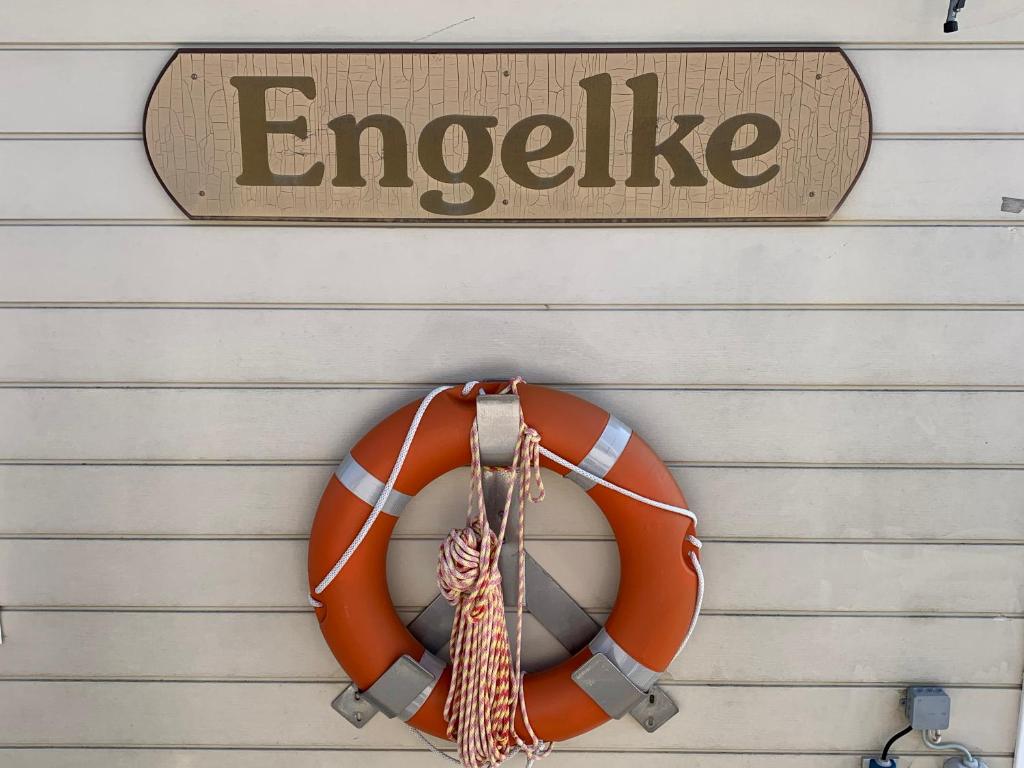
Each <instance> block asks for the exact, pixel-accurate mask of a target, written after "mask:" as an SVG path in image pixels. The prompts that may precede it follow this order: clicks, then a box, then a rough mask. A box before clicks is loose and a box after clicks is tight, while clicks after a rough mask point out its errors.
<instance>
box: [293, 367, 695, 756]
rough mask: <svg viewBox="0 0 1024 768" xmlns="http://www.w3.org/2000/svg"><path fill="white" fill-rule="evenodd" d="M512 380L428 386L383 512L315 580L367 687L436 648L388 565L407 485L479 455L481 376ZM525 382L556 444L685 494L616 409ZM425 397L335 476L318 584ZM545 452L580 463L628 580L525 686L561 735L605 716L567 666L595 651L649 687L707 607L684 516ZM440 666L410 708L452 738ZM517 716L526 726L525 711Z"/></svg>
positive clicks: (524, 401)
mask: <svg viewBox="0 0 1024 768" xmlns="http://www.w3.org/2000/svg"><path fill="white" fill-rule="evenodd" d="M503 384H504V383H493V382H490V383H484V384H477V385H474V386H473V387H471V388H468V389H465V390H460V388H458V387H455V388H452V389H448V390H446V391H444V392H442V393H441V394H439V395H438V396H437V397H436V398H435V399H434V400H433V402H432V404H431V405H430V406H429V408H428V409H427V410H426V411H425V412H424V413H423V416H422V421H421V422H420V425H419V431H418V432H417V434H416V438H415V441H414V442H413V443H412V445H411V447H410V449H409V452H408V455H407V457H406V459H405V463H404V466H403V468H402V470H401V473H400V474H399V475H398V478H397V481H396V482H395V485H394V490H393V491H392V493H391V494H390V495H389V497H388V499H387V503H386V505H385V507H384V508H383V510H382V511H383V513H384V514H381V515H380V516H379V517H378V518H377V520H376V522H375V523H374V524H373V525H372V526H371V527H370V529H369V531H368V533H367V535H366V538H365V539H364V540H363V541H362V544H361V546H360V547H359V549H358V550H357V551H356V552H355V553H354V554H353V555H352V557H351V559H350V560H349V561H348V562H347V564H346V565H345V567H344V568H343V569H342V570H341V571H340V572H339V573H338V574H337V575H336V577H335V578H334V580H333V581H332V582H331V583H330V585H329V586H328V587H326V589H324V590H323V591H322V592H320V593H318V594H317V600H316V601H315V602H314V604H316V603H319V605H318V607H316V614H317V618H318V619H319V622H320V629H321V631H322V632H323V635H324V638H325V639H326V640H327V644H328V645H329V646H330V648H331V651H332V652H333V653H334V656H335V658H337V660H338V662H339V663H340V664H341V666H342V667H343V668H344V669H345V671H346V672H347V673H348V674H349V676H350V677H351V678H352V681H353V683H354V684H355V685H356V686H357V687H358V688H359V689H360V690H362V689H366V688H368V687H370V686H371V685H372V684H373V683H374V682H375V681H376V680H377V679H378V678H379V677H380V676H381V675H382V674H384V672H386V671H387V670H388V669H389V668H390V667H391V665H392V664H393V663H394V662H395V661H396V660H397V659H399V658H400V657H401V656H403V655H408V656H410V657H411V658H412V659H416V660H420V659H422V660H424V662H426V660H427V658H428V657H430V654H429V653H427V652H426V650H425V649H424V648H423V646H422V645H421V644H420V643H419V641H417V640H416V639H415V638H414V637H413V636H412V634H410V632H409V630H408V629H407V628H406V627H405V625H404V624H403V623H402V621H401V619H400V618H399V617H398V614H397V613H396V612H395V609H394V606H393V605H392V603H391V597H390V595H389V592H388V584H387V576H386V569H385V562H386V554H387V548H388V542H389V540H390V537H391V532H392V530H393V529H394V527H395V524H396V522H397V521H398V515H399V514H400V513H401V511H402V507H403V506H404V505H405V503H406V502H408V500H409V499H410V498H411V497H412V496H415V495H416V494H417V493H418V492H419V491H420V490H421V489H422V488H423V487H424V486H426V485H427V484H428V483H429V482H430V481H432V480H434V479H435V478H437V477H439V476H441V475H442V474H444V473H446V472H448V471H450V470H452V469H455V468H457V467H461V466H466V465H468V464H469V463H470V455H469V441H468V435H469V431H470V428H471V426H472V423H473V419H474V418H475V415H476V410H475V400H476V397H477V395H478V394H479V393H480V392H481V390H483V391H484V392H486V393H488V394H493V393H495V392H496V391H497V390H499V389H500V388H501V387H502V386H503ZM518 394H519V397H520V403H521V406H522V412H523V416H524V419H525V421H526V423H528V424H529V425H530V426H531V427H533V428H534V429H536V430H537V431H538V432H539V433H540V435H541V436H542V440H543V445H544V446H546V447H547V448H548V449H549V450H550V451H551V452H553V453H555V454H557V455H558V456H561V457H564V458H565V459H568V460H569V461H570V462H572V463H573V464H575V465H578V466H579V467H580V468H582V469H584V470H587V471H588V472H589V473H590V474H591V475H593V476H596V477H601V478H604V479H606V480H607V481H609V482H611V483H614V484H616V485H618V486H621V487H622V488H626V489H629V490H630V491H633V492H635V493H636V494H639V495H641V496H644V497H647V498H649V499H657V500H660V501H662V502H665V503H667V504H670V505H676V506H678V507H685V506H686V501H685V499H684V497H683V493H682V491H681V490H680V489H679V486H678V485H677V484H676V482H675V480H674V479H673V477H672V475H671V473H670V472H669V471H668V469H667V468H666V467H665V465H664V464H663V463H662V461H661V460H660V459H659V458H658V457H657V455H655V453H654V451H653V450H652V449H651V448H650V447H649V446H648V445H647V443H645V442H644V441H643V440H642V439H641V438H640V437H639V436H637V435H636V434H635V433H633V432H632V431H631V430H630V429H629V427H627V426H625V425H624V424H623V423H622V422H620V421H619V420H618V419H616V418H615V417H614V416H609V414H607V413H606V412H605V411H603V410H602V409H601V408H598V407H597V406H596V405H593V404H592V403H589V402H587V401H585V400H581V399H580V398H578V397H574V396H573V395H570V394H568V393H566V392H561V391H558V390H554V389H549V388H546V387H541V386H535V385H529V384H525V383H523V384H520V385H519V387H518ZM418 406H419V401H416V402H413V403H410V404H408V405H406V406H405V407H403V408H400V409H399V410H397V411H395V412H394V413H393V414H391V415H390V416H388V417H387V418H386V419H384V421H382V422H381V423H380V424H378V425H377V426H376V427H374V428H373V429H372V430H370V432H368V433H367V434H366V435H365V436H364V437H363V438H362V439H361V440H360V441H359V442H358V443H357V444H356V445H355V447H354V448H353V449H352V451H351V453H350V454H349V456H348V457H347V458H346V459H345V461H344V462H343V463H342V464H341V466H340V467H339V468H338V470H337V471H336V472H335V473H334V475H333V476H332V477H331V479H330V481H329V482H328V484H327V488H326V490H325V491H324V494H323V497H322V499H321V501H320V506H319V508H318V510H317V514H316V518H315V520H314V522H313V528H312V532H311V534H310V539H309V580H310V590H311V593H310V594H313V592H312V590H313V589H314V588H315V587H316V586H317V585H318V584H320V583H322V579H323V578H324V574H325V573H327V572H328V571H329V570H330V569H331V568H332V566H334V565H335V564H336V561H337V560H338V557H339V554H340V553H341V552H342V551H344V550H345V548H346V547H348V546H349V544H350V543H351V542H352V541H353V539H354V537H355V536H356V535H357V533H358V532H359V530H360V528H361V527H362V526H363V524H364V523H365V522H366V520H367V518H368V515H369V513H370V511H371V508H372V507H373V505H374V504H375V503H376V501H377V499H378V497H379V496H380V494H381V491H382V489H383V487H384V480H385V479H387V478H388V476H389V474H390V472H391V469H392V467H393V466H394V465H395V462H396V459H397V457H398V454H399V451H400V449H401V447H402V444H403V440H404V438H405V436H406V432H407V430H408V429H409V426H410V423H411V422H412V420H413V418H414V415H415V413H416V411H417V409H418ZM543 466H545V467H547V468H548V469H552V470H555V471H556V472H558V473H559V474H562V475H566V474H568V475H575V477H574V478H573V479H576V480H577V481H578V482H580V484H581V485H583V486H584V487H585V488H586V489H587V493H588V494H589V495H590V496H591V498H592V499H593V500H594V502H596V504H597V505H598V506H599V507H600V508H601V511H602V512H603V513H604V515H605V517H606V518H607V520H608V523H609V525H610V526H611V528H612V531H613V532H614V534H615V539H616V542H617V544H618V552H619V568H620V576H619V591H618V595H617V597H616V600H615V604H614V607H613V609H612V612H611V615H610V616H609V617H608V620H607V622H606V623H605V626H604V629H603V630H601V632H600V633H599V634H598V636H597V637H596V638H595V639H594V641H593V642H591V643H590V645H589V646H588V647H587V648H584V649H582V650H580V651H579V652H578V653H576V654H575V655H574V656H572V657H570V658H568V659H566V660H565V661H563V662H561V663H559V664H556V665H554V666H552V667H550V668H548V669H545V670H542V671H538V672H532V673H530V674H528V675H527V676H526V678H525V683H524V686H525V687H524V695H525V700H526V703H527V708H528V712H529V718H530V722H531V724H532V726H533V730H534V731H535V733H536V735H537V736H538V737H539V738H540V739H542V740H544V741H563V740H565V739H568V738H571V737H573V736H577V735H579V734H581V733H584V732H586V731H589V730H590V729H592V728H595V727H597V726H598V725H601V724H602V723H604V722H606V721H607V720H608V719H609V717H608V715H607V714H605V711H604V710H603V709H602V708H601V707H600V706H598V704H597V703H595V701H594V700H593V699H592V698H591V697H590V696H588V695H587V694H586V693H585V692H584V691H583V690H582V689H581V688H580V687H579V686H578V685H577V684H576V683H575V682H574V681H573V679H572V677H571V675H572V673H573V672H574V671H576V670H577V669H578V668H579V667H580V666H581V665H583V664H584V663H585V662H586V661H587V660H588V659H590V657H591V655H592V654H593V653H598V652H600V653H604V655H605V656H607V657H609V658H610V659H613V660H614V661H615V662H616V665H617V666H618V667H619V668H620V669H622V670H624V671H626V673H627V674H628V676H629V678H630V679H631V680H632V681H633V682H634V683H635V684H636V685H637V687H639V688H640V689H641V690H649V688H650V686H651V685H653V684H654V682H655V681H656V679H657V677H658V675H659V673H661V672H663V671H664V670H665V669H666V668H667V667H668V665H669V664H670V663H671V662H672V660H673V659H674V658H675V656H676V654H677V652H678V650H679V649H680V647H681V645H682V644H683V642H684V640H685V638H686V637H687V635H688V632H689V631H690V630H691V629H692V624H693V621H694V619H695V614H696V612H697V610H698V601H699V596H698V591H699V590H698V585H699V583H700V580H699V579H698V574H697V570H695V567H694V566H695V565H696V562H695V561H696V555H697V549H698V547H699V542H697V541H696V539H695V538H694V535H693V534H694V533H695V531H694V522H693V520H692V519H690V518H689V517H685V516H681V515H678V514H672V513H671V512H664V511H660V510H658V509H652V508H651V506H650V505H648V504H646V503H644V502H641V501H637V500H635V499H632V498H629V497H627V496H625V495H622V494H621V493H618V492H616V491H613V490H609V489H608V488H606V487H603V486H601V485H597V484H594V482H593V481H590V480H588V479H584V478H583V476H581V475H579V474H578V473H575V472H573V471H568V472H567V471H566V469H565V468H564V467H563V466H561V465H559V464H557V463H555V462H553V461H551V460H549V459H546V458H545V459H544V460H543ZM382 478H383V479H382ZM430 658H431V659H432V657H430ZM435 678H436V679H435V681H434V683H433V685H432V688H430V689H429V690H425V691H424V695H423V696H420V697H419V698H418V699H417V700H416V702H414V705H415V706H413V705H410V711H406V712H404V713H402V717H403V719H405V720H406V721H407V722H408V723H409V724H410V725H412V726H414V727H415V728H418V729H419V730H420V731H423V732H425V733H428V734H431V735H433V736H436V737H439V738H447V736H446V723H445V721H444V716H443V713H442V710H443V707H444V702H445V699H446V697H447V695H448V686H449V682H450V668H445V669H444V671H443V672H441V673H440V674H437V675H435ZM520 720H521V718H520ZM517 730H518V731H519V732H520V733H521V735H522V736H523V737H524V738H525V737H526V735H527V734H526V732H525V730H524V729H523V728H522V723H521V721H517Z"/></svg>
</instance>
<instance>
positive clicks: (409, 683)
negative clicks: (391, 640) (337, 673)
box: [331, 651, 444, 728]
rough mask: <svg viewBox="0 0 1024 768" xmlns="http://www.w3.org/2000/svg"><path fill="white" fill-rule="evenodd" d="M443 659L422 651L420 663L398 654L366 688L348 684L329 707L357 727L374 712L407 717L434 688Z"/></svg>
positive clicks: (401, 717)
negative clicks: (397, 657)
mask: <svg viewBox="0 0 1024 768" xmlns="http://www.w3.org/2000/svg"><path fill="white" fill-rule="evenodd" d="M443 671H444V662H442V661H441V660H440V659H438V658H437V657H436V656H434V655H433V654H431V653H430V652H429V651H427V652H425V653H424V654H423V656H422V658H421V659H420V661H419V663H417V662H416V661H414V660H413V658H412V657H411V656H401V657H399V659H398V660H397V661H396V662H395V663H394V664H392V665H391V666H390V667H388V669H387V671H386V672H385V673H384V674H383V675H381V676H380V677H379V678H377V680H376V682H374V684H373V685H371V686H370V687H369V688H367V689H366V690H365V691H359V690H357V689H356V687H355V686H354V685H350V686H349V687H348V688H346V689H345V690H344V691H342V692H341V694H340V695H339V696H337V697H336V698H335V699H334V701H332V702H331V706H332V707H334V709H335V710H336V711H337V712H338V714H340V715H341V716H342V717H344V718H345V719H346V720H348V721H349V722H350V723H352V725H354V726H355V727H356V728H362V727H363V726H364V725H366V724H367V723H368V722H369V721H370V719H371V718H372V717H373V716H374V715H375V714H376V713H377V712H383V713H384V714H385V715H387V716H388V717H397V718H399V719H401V720H408V719H409V718H410V717H412V716H413V715H415V714H416V712H417V710H419V708H420V707H421V706H422V705H423V702H424V701H426V700H427V696H429V695H430V692H431V691H432V690H434V684H435V683H437V680H438V678H440V676H441V673H442V672H443Z"/></svg>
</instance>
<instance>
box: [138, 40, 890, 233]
mask: <svg viewBox="0 0 1024 768" xmlns="http://www.w3.org/2000/svg"><path fill="white" fill-rule="evenodd" d="M145 138H146V150H147V152H148V153H149V158H150V161H151V162H152V164H153V169H154V170H155V171H156V174H157V176H159V178H160V181H161V182H162V183H163V185H164V187H165V189H166V190H167V192H168V193H169V194H170V195H171V197H173V198H174V200H175V202H177V204H178V205H179V206H180V207H181V209H182V210H183V211H184V212H185V213H186V214H188V215H189V216H190V217H192V218H196V219H275V220H282V219H284V220H322V221H342V222H346V221H347V222H453V221H469V222H505V223H516V222H541V223H543V222H549V223H586V222H631V223H632V222H635V223H671V222H704V221H729V220H733V221H778V220H804V221H813V220H822V219H827V218H829V217H830V216H831V215H832V214H833V213H834V212H835V211H836V209H837V208H838V207H839V205H840V204H841V203H842V201H843V198H844V197H845V196H846V195H847V193H848V192H849V191H850V189H851V187H852V186H853V184H854V183H855V182H856V180H857V177H858V175H859V174H860V171H861V168H862V167H863V165H864V162H865V160H866V158H867V154H868V148H869V146H870V143H871V115H870V110H869V108H868V102H867V98H866V97H865V94H864V89H863V87H862V85H861V82H860V79H859V78H858V76H857V74H856V72H855V71H854V69H853V66H852V64H851V63H850V61H849V59H847V58H846V56H845V54H843V52H842V51H841V50H839V49H838V48H824V49H815V50H731V49H726V50H689V49H657V50H655V49H639V50H619V49H591V50H582V49H574V50H557V51H556V50H537V49H519V50H501V49H495V50H466V49H447V50H423V49H410V50H388V51H384V50H349V49H339V50H326V51H318V50H260V51H254V50H220V51H211V50H181V51H178V52H177V53H175V55H174V57H173V58H172V59H171V61H170V62H169V63H168V65H167V66H166V68H165V69H164V71H163V73H162V74H161V75H160V78H159V80H158V81H157V83H156V85H155V86H154V88H153V92H152V93H151V94H150V98H149V102H148V103H147V105H146V117H145Z"/></svg>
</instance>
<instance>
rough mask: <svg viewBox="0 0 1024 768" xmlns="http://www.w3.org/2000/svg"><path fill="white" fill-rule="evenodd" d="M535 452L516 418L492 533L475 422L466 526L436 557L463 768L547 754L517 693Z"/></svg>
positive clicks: (450, 717) (452, 722) (539, 494)
mask: <svg viewBox="0 0 1024 768" xmlns="http://www.w3.org/2000/svg"><path fill="white" fill-rule="evenodd" d="M513 388H514V385H513ZM539 446H540V435H539V434H538V433H537V432H536V430H534V429H531V428H530V427H528V426H527V425H526V424H525V423H523V422H522V421H521V420H520V430H519V437H518V439H517V440H516V448H515V454H514V458H513V462H512V468H511V474H512V482H511V483H510V484H509V488H508V493H507V495H506V497H505V505H504V509H503V510H502V517H501V526H500V528H499V530H498V532H497V533H495V532H494V531H493V530H492V529H491V527H490V525H489V524H488V521H487V510H486V506H485V502H484V494H483V472H484V468H483V467H482V466H481V464H480V445H479V433H478V430H477V424H476V422H474V423H473V428H472V430H471V431H470V452H471V456H472V480H471V484H470V495H469V511H468V513H467V525H466V527H465V528H461V529H458V528H456V529H453V530H452V531H451V532H450V533H449V534H448V536H447V538H446V539H445V541H444V542H443V543H442V545H441V550H440V555H439V558H438V568H437V582H438V586H439V588H440V590H441V594H442V595H444V597H445V599H446V600H447V601H448V602H449V603H451V604H452V605H453V606H455V621H454V623H453V624H452V634H451V645H450V655H451V661H452V682H451V687H450V689H449V692H448V699H447V700H446V701H445V708H444V715H445V719H446V720H447V721H448V736H449V737H450V738H453V739H454V740H455V741H456V743H457V744H458V747H459V759H460V762H461V763H462V765H464V766H466V768H485V766H497V765H499V764H501V763H502V762H504V761H505V760H506V759H507V758H508V757H510V756H511V755H513V754H515V753H518V752H524V753H525V754H526V756H527V759H528V760H529V761H532V760H534V759H536V758H538V757H542V756H543V755H544V754H546V753H547V751H548V749H549V747H548V745H547V744H545V743H543V742H541V741H540V740H539V739H537V737H536V734H534V733H533V729H532V728H531V727H530V720H529V717H528V716H527V714H526V700H525V698H524V696H523V691H522V679H523V672H522V664H521V658H522V636H523V608H524V595H525V583H526V569H525V541H524V533H523V529H524V522H525V513H526V500H527V499H529V500H530V501H532V502H537V501H540V500H541V499H543V498H544V485H543V482H542V480H541V476H540V451H539ZM488 471H508V470H488ZM535 488H536V491H535V490H534V489H535ZM514 499H518V509H517V512H518V519H519V541H518V549H519V573H518V576H519V584H518V596H517V599H516V636H515V654H514V655H513V654H512V652H511V648H510V646H509V638H508V629H507V627H506V624H505V604H504V599H503V597H502V588H501V573H500V571H499V568H498V559H499V555H500V553H501V547H502V544H503V543H504V540H505V532H506V530H507V526H508V516H509V513H510V511H511V508H512V503H513V500H514ZM517 711H521V712H522V714H523V723H524V724H525V727H526V730H527V732H528V733H529V736H530V743H526V742H524V741H523V740H522V739H520V738H519V735H518V734H517V733H516V729H515V719H516V713H517Z"/></svg>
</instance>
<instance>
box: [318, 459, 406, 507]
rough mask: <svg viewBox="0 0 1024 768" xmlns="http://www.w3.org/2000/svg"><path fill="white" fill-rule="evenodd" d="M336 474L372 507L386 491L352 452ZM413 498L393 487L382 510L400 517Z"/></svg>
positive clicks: (348, 487)
mask: <svg viewBox="0 0 1024 768" xmlns="http://www.w3.org/2000/svg"><path fill="white" fill-rule="evenodd" d="M334 476H335V477H337V478H338V481H339V482H340V483H341V484H342V485H343V486H345V487H346V488H347V489H348V490H349V491H351V492H352V493H353V494H355V495H356V496H358V497H359V498H360V499H362V500H363V501H365V502H366V503H367V504H369V505H370V506H371V507H372V506H373V505H374V504H376V503H377V499H379V498H380V495H381V493H383V492H384V483H382V482H381V481H380V480H378V479H377V478H376V477H374V476H373V475H371V474H370V473H369V472H368V471H367V470H366V468H365V467H363V465H362V464H360V463H359V462H358V461H356V460H355V459H354V458H353V457H352V454H351V453H350V454H349V455H348V456H346V457H345V460H344V461H343V462H341V464H340V466H339V467H338V468H337V469H336V470H334ZM411 498H412V497H411V496H406V495H405V494H404V493H399V492H398V491H396V490H395V489H394V488H392V489H391V493H389V494H388V500H387V501H386V502H384V508H383V509H381V512H385V513H387V514H389V515H392V516H393V517H398V516H399V515H400V514H402V510H403V509H404V508H405V505H406V504H408V503H409V500H410V499H411Z"/></svg>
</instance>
